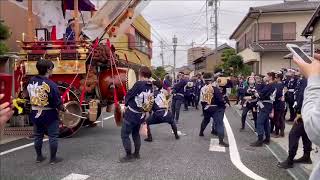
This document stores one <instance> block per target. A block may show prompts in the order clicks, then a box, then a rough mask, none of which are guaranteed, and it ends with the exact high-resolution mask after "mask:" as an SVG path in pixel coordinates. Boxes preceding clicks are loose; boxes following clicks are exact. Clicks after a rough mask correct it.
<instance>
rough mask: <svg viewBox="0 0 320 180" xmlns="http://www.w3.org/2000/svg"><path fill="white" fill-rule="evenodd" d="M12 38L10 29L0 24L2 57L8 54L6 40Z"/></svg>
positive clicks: (0, 50)
mask: <svg viewBox="0 0 320 180" xmlns="http://www.w3.org/2000/svg"><path fill="white" fill-rule="evenodd" d="M9 37H10V31H9V27H8V26H6V25H4V24H3V23H2V22H0V55H2V54H4V53H6V52H8V50H9V49H8V47H7V46H6V44H5V42H4V41H5V40H7V39H8V38H9Z"/></svg>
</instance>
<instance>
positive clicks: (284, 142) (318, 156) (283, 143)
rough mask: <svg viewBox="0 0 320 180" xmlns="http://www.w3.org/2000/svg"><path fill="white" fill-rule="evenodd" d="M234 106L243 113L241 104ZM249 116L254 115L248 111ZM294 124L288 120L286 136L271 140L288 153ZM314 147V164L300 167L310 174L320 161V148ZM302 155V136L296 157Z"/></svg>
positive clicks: (312, 156) (312, 152) (312, 154)
mask: <svg viewBox="0 0 320 180" xmlns="http://www.w3.org/2000/svg"><path fill="white" fill-rule="evenodd" d="M232 107H233V108H234V109H235V110H236V111H237V112H238V114H239V115H240V114H241V110H240V106H232ZM239 118H240V117H239ZM247 118H248V119H252V115H251V114H250V113H248V117H247ZM292 125H293V123H288V122H286V127H285V137H283V138H272V137H271V140H272V141H273V142H275V143H277V144H278V145H279V146H280V147H281V148H282V149H283V150H284V151H286V152H287V153H288V144H289V140H288V135H289V132H290V130H291V127H292ZM312 149H313V150H312V151H311V159H312V162H313V163H312V164H300V167H301V168H302V170H304V171H305V172H306V173H307V174H309V175H310V173H311V171H312V169H313V168H314V167H315V166H316V165H317V163H318V162H320V153H319V150H320V148H319V147H318V146H315V145H314V144H313V145H312ZM302 155H303V145H302V139H301V138H300V141H299V148H298V152H297V155H296V157H295V158H300V157H301V156H302Z"/></svg>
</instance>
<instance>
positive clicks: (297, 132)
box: [289, 122, 312, 160]
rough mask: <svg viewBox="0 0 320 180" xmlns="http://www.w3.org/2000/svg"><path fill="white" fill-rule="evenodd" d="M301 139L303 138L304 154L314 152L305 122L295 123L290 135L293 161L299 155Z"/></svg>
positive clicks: (290, 155)
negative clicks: (305, 128)
mask: <svg viewBox="0 0 320 180" xmlns="http://www.w3.org/2000/svg"><path fill="white" fill-rule="evenodd" d="M300 137H302V143H303V151H304V153H310V152H311V150H312V143H311V141H310V139H309V138H308V136H307V134H306V131H305V130H304V126H303V122H298V123H295V124H294V125H293V126H292V128H291V130H290V133H289V158H290V159H291V160H293V159H294V157H295V156H296V154H297V150H298V146H299V139H300Z"/></svg>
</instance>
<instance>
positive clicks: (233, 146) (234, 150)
mask: <svg viewBox="0 0 320 180" xmlns="http://www.w3.org/2000/svg"><path fill="white" fill-rule="evenodd" d="M223 122H224V125H225V128H226V131H227V136H228V141H229V144H230V147H229V152H230V159H231V162H232V163H233V165H235V166H236V167H237V168H238V169H239V170H240V171H241V172H242V173H244V174H245V175H246V176H248V177H250V178H252V179H255V180H266V179H265V178H263V177H261V176H259V175H257V174H256V173H254V172H253V171H251V170H250V169H249V168H247V167H246V166H245V165H244V164H243V163H242V161H241V159H240V153H239V151H238V147H237V143H236V139H235V138H234V134H233V132H232V128H231V126H230V123H229V121H228V119H227V117H226V115H224V118H223Z"/></svg>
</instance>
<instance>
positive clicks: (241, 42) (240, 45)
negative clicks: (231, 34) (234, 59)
mask: <svg viewBox="0 0 320 180" xmlns="http://www.w3.org/2000/svg"><path fill="white" fill-rule="evenodd" d="M245 48H246V35H244V36H242V37H241V38H240V40H239V42H237V51H238V52H240V51H242V50H244V49H245Z"/></svg>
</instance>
